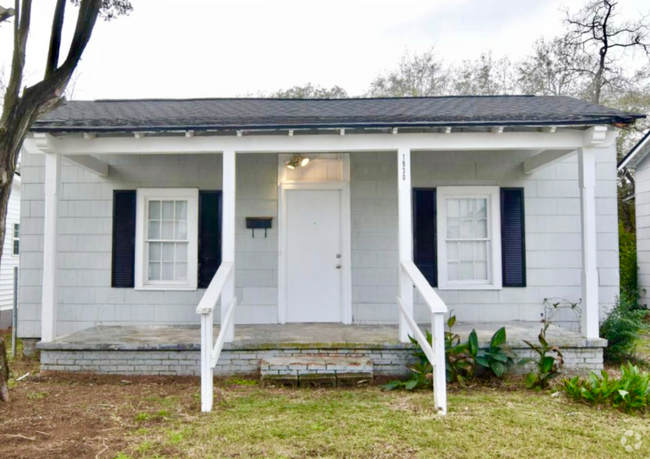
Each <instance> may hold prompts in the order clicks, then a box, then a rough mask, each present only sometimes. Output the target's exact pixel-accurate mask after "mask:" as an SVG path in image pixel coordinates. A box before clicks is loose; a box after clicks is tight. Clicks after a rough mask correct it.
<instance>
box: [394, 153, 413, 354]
mask: <svg viewBox="0 0 650 459" xmlns="http://www.w3.org/2000/svg"><path fill="white" fill-rule="evenodd" d="M397 192H398V223H399V233H398V238H399V244H398V247H399V271H398V276H399V296H400V297H401V299H402V304H403V305H404V309H405V311H406V313H407V314H409V315H410V316H411V317H413V281H412V280H411V278H410V277H409V275H408V274H407V273H406V272H405V271H404V268H403V266H402V262H403V261H413V214H412V207H411V193H412V189H411V150H409V149H408V148H400V149H399V150H398V151H397ZM411 333H412V332H411V329H410V327H409V326H408V323H407V322H406V319H404V317H402V315H401V314H400V316H399V340H400V341H401V342H403V343H408V342H409V334H411Z"/></svg>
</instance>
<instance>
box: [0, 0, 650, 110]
mask: <svg viewBox="0 0 650 459" xmlns="http://www.w3.org/2000/svg"><path fill="white" fill-rule="evenodd" d="M6 3H13V2H11V1H9V0H0V4H2V5H3V6H9V5H8V4H6ZM54 3H55V2H54V0H34V12H33V20H32V32H31V34H30V38H29V42H28V53H27V73H28V76H29V78H28V81H27V83H28V84H29V82H30V81H31V82H34V81H36V79H37V78H39V77H40V76H41V75H42V73H43V64H44V62H45V59H46V56H47V44H48V40H49V30H50V24H51V17H52V10H53V6H54ZM132 4H133V6H134V10H133V12H132V13H131V14H130V15H129V16H126V17H119V18H117V19H115V20H113V21H109V22H104V21H101V22H98V24H97V26H96V28H95V31H94V33H93V37H92V39H91V42H90V44H89V46H88V47H87V49H86V52H85V54H84V57H83V61H82V63H81V64H80V66H79V69H78V75H77V78H76V82H75V85H74V91H73V98H74V99H80V100H91V99H132V98H192V97H236V96H246V95H255V94H258V93H259V92H271V91H274V90H278V89H284V88H288V87H291V86H294V85H302V84H305V83H307V82H311V83H313V84H317V85H321V86H325V87H330V86H333V85H339V86H341V87H343V88H345V89H346V90H347V91H348V93H349V94H351V95H360V94H362V93H364V92H365V91H366V90H367V89H368V87H369V84H370V82H371V81H372V80H373V79H374V78H375V77H376V76H377V75H379V74H382V73H384V72H386V71H388V70H389V69H391V68H393V67H395V66H396V65H397V63H398V62H399V60H400V58H401V56H402V55H403V54H404V53H405V52H406V51H410V52H413V53H417V52H422V51H425V50H427V49H429V48H431V47H432V46H435V49H436V52H437V54H438V55H439V56H440V57H441V58H442V59H443V60H444V61H445V62H446V63H449V64H454V63H460V62H461V61H462V60H464V59H474V58H476V57H478V56H479V55H480V54H481V53H482V52H485V51H489V50H492V52H493V53H494V55H495V56H497V57H500V56H508V57H509V58H511V59H517V58H521V57H524V56H525V55H526V54H528V52H529V51H530V49H531V46H532V44H533V42H534V41H535V40H536V39H538V38H540V37H547V38H548V37H552V36H555V35H558V34H560V33H561V31H562V28H563V24H562V20H563V18H564V16H565V15H564V13H563V10H564V9H565V8H569V10H570V11H577V10H578V9H579V8H580V6H581V5H582V4H583V0H400V1H395V0H390V1H387V0H182V1H179V0H173V1H172V0H132ZM620 7H621V11H622V13H621V14H622V16H624V17H630V18H633V17H635V16H636V17H638V16H639V15H647V14H649V13H650V3H649V2H648V0H620ZM67 13H68V15H67V18H66V20H67V23H66V28H65V35H64V37H65V38H67V39H68V40H69V38H70V35H71V32H72V29H73V26H74V20H75V13H76V8H74V7H73V6H72V5H68V10H67ZM11 45H12V35H11V26H10V25H8V24H6V23H5V25H3V26H2V27H0V68H4V71H5V72H8V71H9V68H10V55H11Z"/></svg>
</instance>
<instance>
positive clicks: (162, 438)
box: [0, 361, 650, 459]
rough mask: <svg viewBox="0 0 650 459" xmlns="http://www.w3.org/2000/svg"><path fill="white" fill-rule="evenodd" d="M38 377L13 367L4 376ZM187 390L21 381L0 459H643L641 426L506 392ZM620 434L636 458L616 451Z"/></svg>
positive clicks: (190, 382)
mask: <svg viewBox="0 0 650 459" xmlns="http://www.w3.org/2000/svg"><path fill="white" fill-rule="evenodd" d="M27 371H37V364H36V363H35V362H33V361H32V362H29V361H27V362H15V364H14V372H15V373H16V374H17V375H22V374H24V373H26V372H27ZM198 392H199V381H198V379H196V378H154V377H138V378H135V377H130V378H126V377H113V376H110V377H109V376H89V375H86V376H84V375H63V376H54V375H50V376H48V375H36V376H29V377H27V378H25V379H23V380H22V381H20V382H18V383H13V384H12V388H11V396H12V401H11V403H10V404H8V405H1V404H0V457H2V458H3V459H9V458H32V457H34V458H36V457H38V458H43V457H47V458H48V459H50V458H64V457H65V458H85V457H91V458H92V457H100V458H111V457H113V458H114V457H119V458H123V459H124V458H155V457H182V458H185V457H188V458H189V457H193V458H206V457H287V458H300V457H367V458H383V457H425V458H429V457H448V458H462V457H500V458H521V457H526V458H528V457H535V458H543V457H549V458H550V457H553V458H558V457H576V458H585V457H589V458H599V457H602V458H611V457H648V456H650V422H648V417H647V416H631V415H626V414H623V413H619V412H617V411H612V410H608V409H604V410H602V411H601V410H597V409H594V408H590V407H587V406H583V405H580V404H576V403H573V402H571V401H569V400H567V399H565V398H564V397H563V396H555V397H554V396H551V394H550V393H535V392H529V391H526V390H525V389H522V388H521V386H520V383H519V382H517V381H512V382H510V383H508V384H506V385H503V386H501V387H498V388H486V387H475V388H469V389H462V390H461V389H452V390H451V391H450V394H449V395H450V396H449V408H450V411H449V414H448V415H447V416H446V417H439V416H437V415H435V414H434V413H433V410H432V405H433V403H432V394H431V393H430V392H428V391H427V392H416V393H406V392H383V391H381V390H380V389H379V388H377V387H368V388H363V389H354V390H288V389H270V390H267V389H262V388H260V387H259V386H258V385H257V382H256V381H247V380H238V379H231V380H225V381H224V380H222V381H218V383H217V385H216V389H215V392H216V397H215V408H214V412H213V413H210V414H202V413H200V412H199V398H198ZM626 430H634V431H636V432H638V433H640V434H641V435H642V436H643V437H644V442H643V445H642V447H641V449H640V450H638V451H636V452H634V453H627V452H625V450H624V449H623V447H622V446H621V443H620V439H621V436H622V435H623V433H624V432H625V431H626Z"/></svg>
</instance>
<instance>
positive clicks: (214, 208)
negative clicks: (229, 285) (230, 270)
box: [198, 191, 221, 288]
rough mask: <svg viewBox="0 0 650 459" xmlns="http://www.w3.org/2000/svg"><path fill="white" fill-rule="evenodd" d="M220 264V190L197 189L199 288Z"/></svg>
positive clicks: (207, 283)
mask: <svg viewBox="0 0 650 459" xmlns="http://www.w3.org/2000/svg"><path fill="white" fill-rule="evenodd" d="M220 264H221V191H199V273H198V275H199V282H198V285H199V288H207V287H208V286H209V285H210V282H211V281H212V278H213V277H214V274H215V273H216V272H217V269H218V268H219V265H220Z"/></svg>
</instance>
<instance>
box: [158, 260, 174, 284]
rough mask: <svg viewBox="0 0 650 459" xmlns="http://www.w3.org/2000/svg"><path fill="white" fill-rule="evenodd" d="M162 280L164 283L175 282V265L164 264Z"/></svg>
mask: <svg viewBox="0 0 650 459" xmlns="http://www.w3.org/2000/svg"><path fill="white" fill-rule="evenodd" d="M161 280H164V281H170V280H174V263H163V264H162V276H161Z"/></svg>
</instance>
